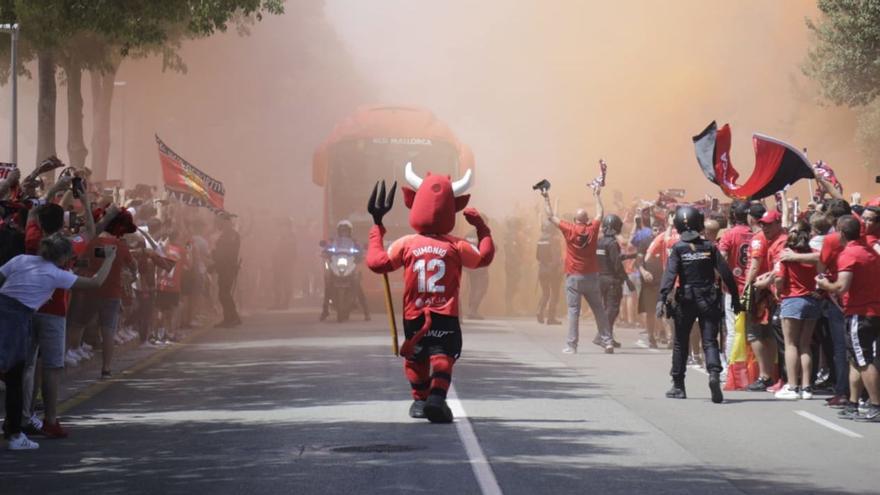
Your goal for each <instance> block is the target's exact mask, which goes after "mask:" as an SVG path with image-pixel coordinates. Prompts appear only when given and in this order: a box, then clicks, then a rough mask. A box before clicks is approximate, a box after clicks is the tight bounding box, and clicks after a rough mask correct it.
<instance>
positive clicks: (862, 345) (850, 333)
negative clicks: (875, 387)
mask: <svg viewBox="0 0 880 495" xmlns="http://www.w3.org/2000/svg"><path fill="white" fill-rule="evenodd" d="M844 335H845V336H846V353H847V356H848V357H849V361H850V362H851V363H852V364H853V365H855V366H856V367H857V368H864V367H865V366H867V365H869V364H872V363H873V364H875V365H877V364H880V363H878V359H877V340H878V338H880V317H877V316H847V317H846V332H844Z"/></svg>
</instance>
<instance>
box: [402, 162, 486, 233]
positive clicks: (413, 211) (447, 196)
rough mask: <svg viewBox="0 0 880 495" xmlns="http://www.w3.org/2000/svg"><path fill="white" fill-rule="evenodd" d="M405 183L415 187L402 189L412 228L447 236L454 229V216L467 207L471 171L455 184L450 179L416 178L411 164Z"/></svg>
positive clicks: (407, 168)
mask: <svg viewBox="0 0 880 495" xmlns="http://www.w3.org/2000/svg"><path fill="white" fill-rule="evenodd" d="M405 172H406V173H405V176H406V181H407V182H408V183H409V185H410V186H411V187H412V188H411V189H410V188H409V187H403V188H402V189H403V200H404V202H405V203H406V207H407V208H409V209H410V212H409V225H410V226H411V227H412V228H413V229H414V230H415V231H416V232H418V233H419V234H437V235H442V234H448V233H450V232H452V229H453V227H455V214H456V213H457V212H459V211H461V210H463V209H464V207H465V206H467V203H468V200H469V199H470V195H468V194H465V192H466V191H467V190H468V188H469V187H470V186H471V171H470V169H468V171H467V172H466V173H465V174H464V177H462V178H461V179H458V180H457V181H455V182H453V181H452V178H450V177H449V176H442V175H431V172H428V175H427V176H425V178H424V179H422V178H421V177H419V176H418V175H416V173H415V172H414V171H413V169H412V163H411V162H410V163H407V164H406V171H405Z"/></svg>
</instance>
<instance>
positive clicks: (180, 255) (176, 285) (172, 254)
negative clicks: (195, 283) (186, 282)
mask: <svg viewBox="0 0 880 495" xmlns="http://www.w3.org/2000/svg"><path fill="white" fill-rule="evenodd" d="M165 257H166V258H168V259H170V260H174V261H175V262H176V263H175V264H174V268H172V269H170V270H159V276H158V286H159V291H160V292H180V281H181V278H182V277H183V272H184V271H185V270H186V269H187V266H186V248H184V247H181V246H178V245H176V244H171V243H168V244H167V245H166V246H165Z"/></svg>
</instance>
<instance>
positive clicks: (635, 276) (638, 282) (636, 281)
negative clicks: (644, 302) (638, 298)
mask: <svg viewBox="0 0 880 495" xmlns="http://www.w3.org/2000/svg"><path fill="white" fill-rule="evenodd" d="M626 276H627V278H629V280H630V282H632V283H633V285H634V286H635V289H634V290H629V286H628V285H627V284H626V283H625V282H624V284H623V295H624V296H628V295H630V294H638V293H639V289H641V287H642V277H640V276H639V272H632V273H627V274H626Z"/></svg>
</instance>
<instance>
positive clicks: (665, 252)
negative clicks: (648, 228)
mask: <svg viewBox="0 0 880 495" xmlns="http://www.w3.org/2000/svg"><path fill="white" fill-rule="evenodd" d="M680 238H681V236H680V235H679V234H678V232H677V231H675V230H673V231H672V232H670V233H669V234H668V235H667V234H666V233H665V232H664V233H662V234H660V235H658V236H657V237H655V238H654V240H653V241H651V245H650V246H648V250H647V251H646V252H645V260H646V261H647V260H649V259H652V258H653V259H654V260H655V261H660V265H661V266H662V267H663V270H664V271H665V270H666V261H667V260H669V255H670V254H671V253H672V246H675V243H676V242H678V240H679V239H680Z"/></svg>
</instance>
